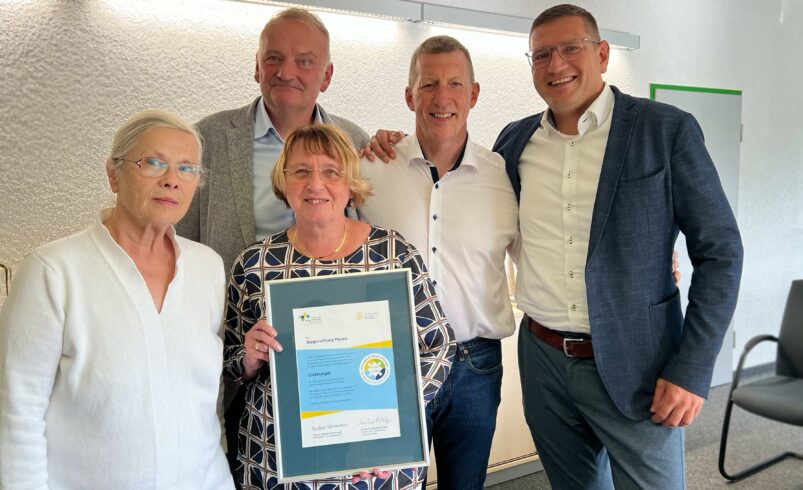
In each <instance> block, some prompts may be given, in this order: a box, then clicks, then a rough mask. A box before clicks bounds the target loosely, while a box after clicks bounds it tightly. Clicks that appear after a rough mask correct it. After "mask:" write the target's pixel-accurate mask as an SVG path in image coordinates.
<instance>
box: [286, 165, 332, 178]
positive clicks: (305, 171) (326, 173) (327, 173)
mask: <svg viewBox="0 0 803 490" xmlns="http://www.w3.org/2000/svg"><path fill="white" fill-rule="evenodd" d="M313 172H318V175H320V177H321V180H323V181H324V182H336V181H338V180H340V178H342V177H343V174H344V173H345V172H344V171H342V170H338V169H336V168H334V167H325V168H308V167H298V168H286V169H284V174H285V175H286V176H287V178H288V179H291V180H294V181H296V182H307V181H309V180H310V179H311V178H312V173H313Z"/></svg>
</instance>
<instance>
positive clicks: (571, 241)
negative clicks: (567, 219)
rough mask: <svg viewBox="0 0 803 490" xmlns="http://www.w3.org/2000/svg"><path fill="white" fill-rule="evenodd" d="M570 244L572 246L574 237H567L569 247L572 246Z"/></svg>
mask: <svg viewBox="0 0 803 490" xmlns="http://www.w3.org/2000/svg"><path fill="white" fill-rule="evenodd" d="M572 244H574V237H573V236H570V237H569V245H572Z"/></svg>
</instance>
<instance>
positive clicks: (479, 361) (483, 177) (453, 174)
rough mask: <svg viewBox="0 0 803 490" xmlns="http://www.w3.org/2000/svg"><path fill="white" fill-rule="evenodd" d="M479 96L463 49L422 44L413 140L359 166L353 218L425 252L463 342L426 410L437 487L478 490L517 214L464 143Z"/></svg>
mask: <svg viewBox="0 0 803 490" xmlns="http://www.w3.org/2000/svg"><path fill="white" fill-rule="evenodd" d="M479 91H480V86H479V84H478V83H477V82H475V81H474V70H473V67H472V64H471V57H470V55H469V53H468V51H467V50H466V48H465V47H464V46H463V45H462V44H460V43H459V42H458V41H457V40H456V39H454V38H451V37H448V36H435V37H432V38H429V39H427V40H425V41H424V42H423V43H422V44H421V45H420V46H419V47H418V48H417V49H416V51H415V52H414V53H413V56H412V60H411V62H410V73H409V84H408V87H407V89H406V90H405V98H406V100H407V105H408V107H409V108H410V110H411V111H414V112H415V114H416V117H415V119H416V129H415V133H414V134H412V135H410V136H407V137H405V138H404V139H402V140H401V141H400V142H398V143H397V144H396V146H395V158H394V159H393V160H392V161H391V162H390V163H389V164H388V165H383V164H378V163H377V164H371V163H367V161H366V160H363V162H362V167H361V172H362V174H363V176H364V177H366V178H368V179H370V180H371V183H372V184H373V185H374V191H375V195H374V197H372V198H370V199H368V201H367V202H366V203H365V204H364V205H363V206H361V207H360V208H359V210H358V213H359V215H360V218H361V219H364V220H366V221H368V222H370V223H373V224H376V225H379V226H383V227H387V228H392V229H395V230H397V231H399V232H400V233H401V234H402V235H403V236H404V237H405V238H406V239H407V240H409V241H410V242H411V243H412V244H413V245H415V247H416V248H417V249H418V250H419V251H420V252H421V254H422V256H423V258H424V261H425V262H426V264H427V267H428V268H429V274H430V277H431V278H432V283H433V284H434V285H435V288H436V290H437V293H438V298H439V300H440V303H441V305H442V306H443V308H444V310H445V313H446V318H447V319H448V320H449V323H450V324H451V326H452V329H453V330H454V332H455V337H456V338H457V341H458V342H459V344H458V352H457V355H456V356H455V360H454V362H453V364H452V371H451V372H450V374H449V377H448V379H447V380H446V383H445V385H444V386H443V387H441V389H440V391H439V392H438V395H437V396H436V398H435V399H434V400H433V401H432V403H430V404H429V406H428V407H427V412H426V415H427V429H428V432H429V434H430V437H431V438H433V439H434V446H435V456H436V459H437V465H438V488H441V489H460V490H466V489H469V490H470V489H480V488H482V487H483V485H484V482H485V476H486V468H487V465H488V458H489V455H490V450H491V442H492V439H493V433H494V430H495V428H496V412H497V408H498V407H499V401H500V397H501V384H502V352H501V343H500V339H502V338H504V337H507V336H510V335H511V334H512V333H513V331H514V330H515V322H514V319H513V312H512V308H511V305H510V299H509V296H508V294H507V282H506V275H505V268H504V261H505V252H506V251H507V250H508V249H510V248H511V247H512V245H513V243H514V242H515V241H516V238H517V216H518V209H517V203H516V198H515V195H514V193H513V189H512V187H511V185H510V181H509V179H508V177H507V174H506V173H505V168H504V162H503V160H502V159H501V157H499V155H497V154H494V153H491V152H490V151H488V150H487V149H485V148H483V147H481V146H479V145H477V144H476V143H474V142H472V141H471V139H470V138H469V135H468V129H467V119H468V113H469V110H470V109H471V108H472V107H474V104H475V103H476V101H477V97H478V95H479Z"/></svg>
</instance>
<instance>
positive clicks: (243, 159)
mask: <svg viewBox="0 0 803 490" xmlns="http://www.w3.org/2000/svg"><path fill="white" fill-rule="evenodd" d="M259 100H260V99H257V102H259ZM255 108H256V103H254V104H251V106H250V108H249V109H248V110H247V111H246V110H244V111H241V112H238V113H237V114H236V116H235V117H233V118H232V120H231V123H232V126H234V127H232V128H228V129H227V130H226V143H227V145H228V161H229V171H230V172H231V184H232V189H233V191H234V204H235V206H236V207H237V216H238V217H239V219H240V229H241V230H242V233H243V242H244V243H245V244H246V246H247V245H250V244H251V243H254V241H256V234H255V231H254V230H255V229H256V224H255V222H254V187H253V170H254V169H253V166H254V111H255Z"/></svg>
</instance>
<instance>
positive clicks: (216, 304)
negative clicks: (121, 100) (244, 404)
mask: <svg viewBox="0 0 803 490" xmlns="http://www.w3.org/2000/svg"><path fill="white" fill-rule="evenodd" d="M200 158H201V142H200V139H199V138H198V135H197V133H195V131H194V129H193V128H192V126H190V125H189V124H188V123H187V122H186V121H184V120H183V119H181V118H179V117H178V116H175V115H173V114H170V113H167V112H164V111H146V112H142V113H139V114H136V115H134V116H133V117H132V118H131V119H129V120H128V121H126V122H125V123H124V124H123V125H122V127H120V129H118V130H117V133H116V134H115V137H114V142H113V144H112V151H111V155H110V157H109V159H108V161H107V163H106V172H107V174H108V178H109V184H110V186H111V190H112V192H114V193H115V194H117V204H116V206H115V207H114V208H112V209H107V210H104V211H102V212H101V213H100V216H99V219H98V220H97V221H96V222H95V224H94V225H92V226H91V227H89V228H88V229H86V230H84V231H82V232H79V233H77V234H75V235H72V236H70V237H67V238H64V239H61V240H57V241H55V242H52V243H49V244H47V245H44V246H42V247H39V248H37V249H36V250H35V251H34V252H33V253H32V254H31V255H30V256H28V257H27V258H26V259H25V261H24V262H23V263H22V265H21V266H20V269H19V272H18V273H17V274H16V278H15V281H14V284H13V285H12V288H11V293H10V295H9V297H8V298H7V300H6V302H5V303H4V305H3V308H2V310H0V488H3V489H5V488H8V489H28V488H51V489H57V488H70V489H74V488H93V489H94V488H115V489H126V488H130V489H133V488H137V489H145V488H153V489H157V488H158V489H193V490H195V489H231V488H233V483H232V479H231V474H230V473H229V469H228V465H227V464H226V458H225V456H224V454H223V449H222V448H221V445H220V441H221V438H220V434H221V428H220V419H219V416H218V410H217V407H218V392H219V386H220V374H221V367H222V359H223V357H222V356H223V343H222V340H221V338H220V325H221V319H222V312H223V300H224V297H223V295H224V291H225V277H224V276H225V273H224V269H223V264H222V261H221V259H220V257H218V256H217V254H215V253H214V252H213V251H212V250H211V249H209V248H207V247H205V246H203V245H200V244H197V243H195V242H191V241H188V240H185V239H183V238H181V237H178V236H175V233H174V231H173V224H175V223H176V222H178V220H179V219H181V217H182V216H183V215H184V213H185V212H186V211H187V207H188V206H189V204H190V201H191V200H192V198H193V195H194V193H195V189H196V188H197V187H198V185H200V184H201V180H202V178H203V174H204V170H203V167H202V166H201V164H200Z"/></svg>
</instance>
